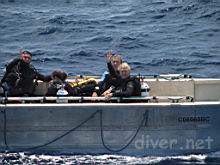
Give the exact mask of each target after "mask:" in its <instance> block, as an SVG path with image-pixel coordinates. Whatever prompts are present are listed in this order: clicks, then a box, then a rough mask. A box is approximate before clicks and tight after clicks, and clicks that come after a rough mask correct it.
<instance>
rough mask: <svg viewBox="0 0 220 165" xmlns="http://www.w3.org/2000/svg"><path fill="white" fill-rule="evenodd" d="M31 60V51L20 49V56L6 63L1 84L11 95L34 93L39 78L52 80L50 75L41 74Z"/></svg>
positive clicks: (47, 80)
mask: <svg viewBox="0 0 220 165" xmlns="http://www.w3.org/2000/svg"><path fill="white" fill-rule="evenodd" d="M31 60H32V53H31V52H29V51H20V57H19V58H15V59H13V60H12V61H11V62H10V63H8V64H7V65H6V72H5V74H4V76H3V78H2V80H1V84H2V87H3V88H4V90H5V92H7V94H8V95H9V96H23V95H33V93H34V90H35V86H36V84H37V80H41V81H46V82H49V81H50V80H51V77H50V76H44V75H42V74H40V73H39V72H38V71H37V70H36V69H35V67H34V66H33V65H31ZM34 80H36V81H34Z"/></svg>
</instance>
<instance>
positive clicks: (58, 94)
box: [56, 84, 69, 103]
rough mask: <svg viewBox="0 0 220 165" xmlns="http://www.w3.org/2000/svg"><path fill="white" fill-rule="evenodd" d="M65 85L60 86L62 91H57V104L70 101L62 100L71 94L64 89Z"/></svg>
mask: <svg viewBox="0 0 220 165" xmlns="http://www.w3.org/2000/svg"><path fill="white" fill-rule="evenodd" d="M64 86H65V85H64V84H62V85H60V89H59V90H58V91H57V93H56V95H57V96H58V98H57V103H68V99H65V98H62V96H67V95H68V94H69V93H68V92H67V91H66V90H65V89H64Z"/></svg>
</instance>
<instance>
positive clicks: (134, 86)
mask: <svg viewBox="0 0 220 165" xmlns="http://www.w3.org/2000/svg"><path fill="white" fill-rule="evenodd" d="M107 65H108V70H109V74H108V75H107V76H106V78H105V79H104V81H103V82H102V83H103V84H104V85H105V86H102V88H100V93H103V92H105V91H106V90H107V89H109V88H110V87H112V86H113V87H114V89H113V90H112V93H113V96H117V97H118V96H119V97H129V96H140V84H139V82H138V80H137V78H136V77H130V76H129V77H128V78H126V79H122V78H121V76H120V74H119V72H118V71H115V69H114V68H113V66H112V64H111V62H108V63H107Z"/></svg>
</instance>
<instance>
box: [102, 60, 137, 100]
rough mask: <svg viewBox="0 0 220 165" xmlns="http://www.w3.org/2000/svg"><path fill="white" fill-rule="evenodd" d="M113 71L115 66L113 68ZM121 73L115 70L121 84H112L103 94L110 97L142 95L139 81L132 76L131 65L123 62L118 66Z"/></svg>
mask: <svg viewBox="0 0 220 165" xmlns="http://www.w3.org/2000/svg"><path fill="white" fill-rule="evenodd" d="M111 71H113V68H112V70H111ZM118 71H119V74H117V73H116V72H114V74H115V75H116V76H117V81H118V82H119V84H120V85H119V86H115V87H114V86H112V87H110V88H109V89H108V90H106V91H105V92H104V93H103V96H105V97H107V98H110V97H112V96H115V97H129V96H139V95H140V85H139V84H138V83H137V81H136V80H137V79H136V78H134V77H131V76H130V73H131V67H130V66H129V65H128V64H127V63H125V62H124V63H122V64H121V65H120V66H119V67H118Z"/></svg>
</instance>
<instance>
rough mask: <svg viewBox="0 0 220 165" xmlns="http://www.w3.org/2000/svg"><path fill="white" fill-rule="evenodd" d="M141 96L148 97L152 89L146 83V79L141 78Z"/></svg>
mask: <svg viewBox="0 0 220 165" xmlns="http://www.w3.org/2000/svg"><path fill="white" fill-rule="evenodd" d="M140 79H141V96H143V97H147V96H149V91H150V87H149V85H148V84H147V83H145V82H144V78H143V77H141V78H140Z"/></svg>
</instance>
